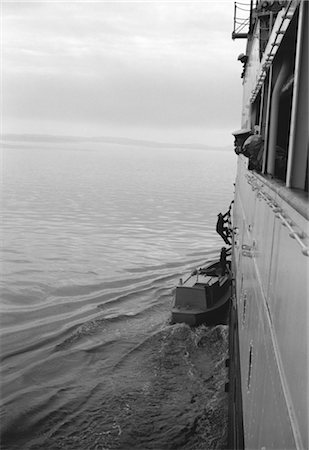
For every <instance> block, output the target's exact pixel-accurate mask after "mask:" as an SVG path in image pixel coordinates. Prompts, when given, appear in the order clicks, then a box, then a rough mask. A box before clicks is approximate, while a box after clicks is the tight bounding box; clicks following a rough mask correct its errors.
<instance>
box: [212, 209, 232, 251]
mask: <svg viewBox="0 0 309 450" xmlns="http://www.w3.org/2000/svg"><path fill="white" fill-rule="evenodd" d="M230 215H231V206H230V208H229V210H228V211H227V212H226V213H225V214H224V215H223V214H221V213H219V214H218V221H217V226H216V230H217V233H218V234H219V235H220V236H221V237H222V239H223V240H224V242H225V243H226V244H228V245H231V242H230V239H229V237H230V235H231V233H230V230H229V227H228V226H227V227H226V226H225V224H226V223H227V224H228V223H229V218H230Z"/></svg>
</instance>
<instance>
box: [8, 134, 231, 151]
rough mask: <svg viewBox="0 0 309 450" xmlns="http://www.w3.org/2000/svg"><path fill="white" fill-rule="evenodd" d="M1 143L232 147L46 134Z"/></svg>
mask: <svg viewBox="0 0 309 450" xmlns="http://www.w3.org/2000/svg"><path fill="white" fill-rule="evenodd" d="M1 142H2V143H3V144H13V143H16V144H17V143H18V144H22V143H27V144H28V143H40V142H42V143H50V144H65V143H83V142H93V143H106V144H116V145H117V144H118V145H136V146H140V147H149V148H180V149H185V148H186V149H190V148H192V149H193V148H194V149H200V150H230V147H212V146H209V145H205V144H199V143H190V144H179V143H175V142H156V141H147V140H143V139H130V138H124V137H111V136H90V137H88V136H53V135H44V134H3V135H2V136H1Z"/></svg>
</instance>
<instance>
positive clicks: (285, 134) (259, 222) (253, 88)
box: [229, 1, 309, 449]
mask: <svg viewBox="0 0 309 450" xmlns="http://www.w3.org/2000/svg"><path fill="white" fill-rule="evenodd" d="M308 6H309V3H308V2H307V1H285V2H282V1H281V2H278V1H277V2H276V1H272V2H271V1H268V2H265V1H257V2H251V12H250V25H249V30H248V33H247V48H246V54H245V55H244V56H245V58H243V57H242V61H241V62H243V63H244V70H243V74H242V80H243V92H244V94H243V109H242V120H241V126H242V128H243V129H248V128H249V129H251V130H252V132H254V130H257V131H258V133H259V134H260V135H261V136H262V138H263V142H264V150H263V160H262V167H261V169H260V170H258V171H256V170H248V164H249V159H248V158H247V157H246V156H244V155H242V154H239V156H238V168H237V177H236V182H235V198H234V208H233V231H234V236H233V260H232V270H233V275H234V277H235V298H234V302H233V311H232V317H233V314H234V316H235V320H234V321H233V322H232V329H233V330H234V332H233V333H232V341H233V342H232V344H231V348H232V354H231V359H232V358H233V359H234V363H233V366H232V368H231V369H230V374H231V377H230V390H231V392H232V394H231V398H232V401H231V409H230V414H231V423H232V426H231V428H232V431H231V433H230V434H231V435H230V440H229V442H230V444H229V445H230V447H231V448H241V447H242V446H244V447H245V448H248V449H270V448H272V449H294V448H296V449H308V448H309V442H308V398H309V393H308V261H309V257H308V256H309V240H308V235H309V232H308V219H309V213H308V54H309V49H308ZM233 37H234V38H235V37H237V36H233ZM240 37H243V33H242V35H241V36H240ZM236 360H237V361H236ZM235 361H236V362H235ZM238 365H239V367H238Z"/></svg>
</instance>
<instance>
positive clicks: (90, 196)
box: [1, 144, 235, 450]
mask: <svg viewBox="0 0 309 450" xmlns="http://www.w3.org/2000/svg"><path fill="white" fill-rule="evenodd" d="M2 163H3V169H2V174H3V180H2V213H3V216H2V229H3V231H2V237H3V244H2V255H1V259H2V280H1V284H2V289H1V290H2V295H1V329H2V335H1V350H2V352H1V353H2V374H1V388H2V390H1V398H2V406H3V407H2V418H1V424H2V440H1V448H2V449H42V448H45V449H77V450H78V449H85V450H88V449H102V450H103V449H105V450H107V449H125V450H127V449H148V448H149V449H157V450H164V449H171V448H174V449H202V448H220V446H222V445H223V444H224V441H225V439H226V425H225V423H226V415H227V410H226V394H224V383H225V382H226V369H225V364H224V361H225V358H226V356H227V329H226V326H218V327H215V328H207V327H205V326H201V327H199V328H197V329H194V330H193V329H190V328H189V327H187V326H186V325H182V324H178V325H170V324H169V319H170V309H171V305H172V303H173V294H174V288H175V286H176V284H177V281H178V279H179V277H181V276H183V275H185V274H186V273H187V272H190V271H191V270H192V269H194V268H195V267H197V266H200V265H201V264H203V263H204V262H205V261H206V260H207V259H211V258H213V257H214V256H217V255H218V251H219V248H220V247H221V246H222V244H223V241H221V240H220V238H219V237H218V236H217V235H216V233H215V224H216V216H217V214H218V212H220V211H221V212H225V211H226V209H227V208H228V206H229V203H230V201H231V200H232V195H233V182H234V176H235V158H234V153H233V152H232V151H231V152H230V153H228V152H215V151H201V150H164V149H159V150H157V149H156V150H153V149H144V148H133V147H132V148H131V147H121V146H117V145H113V146H107V145H99V144H98V145H96V146H95V145H94V144H91V145H87V144H84V145H83V146H81V145H79V147H78V146H77V145H75V146H73V145H71V144H70V145H69V144H66V145H63V146H61V145H60V144H57V145H56V146H51V145H50V146H49V147H47V146H46V145H45V146H40V145H38V144H36V146H32V147H30V146H28V147H25V148H14V147H12V148H6V149H5V150H3V155H2Z"/></svg>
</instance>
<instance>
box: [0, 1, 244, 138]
mask: <svg viewBox="0 0 309 450" xmlns="http://www.w3.org/2000/svg"><path fill="white" fill-rule="evenodd" d="M3 9H4V19H3V24H4V31H3V38H4V39H3V44H2V48H3V61H4V63H5V64H4V67H5V69H4V70H3V80H4V92H5V96H4V107H3V112H4V125H5V126H6V127H8V128H10V130H11V131H14V132H16V131H17V130H14V129H13V128H14V123H15V126H16V127H17V126H20V124H21V123H22V121H23V120H24V122H25V123H27V124H29V123H32V127H33V130H32V131H33V132H36V131H37V130H35V126H37V127H38V128H39V127H40V124H41V123H42V121H44V122H45V125H46V124H47V123H48V121H50V124H51V126H52V125H53V126H54V124H55V123H56V122H61V121H66V122H67V123H68V125H72V123H74V121H76V124H79V123H83V122H85V123H89V124H96V125H97V126H98V127H99V126H100V124H101V126H103V127H111V129H112V128H113V129H116V128H117V125H118V126H119V127H122V128H129V127H130V126H131V127H134V129H135V130H138V127H141V128H142V127H146V128H149V129H152V130H154V129H155V128H156V127H157V129H160V130H161V132H163V131H164V130H166V129H167V128H169V127H170V128H173V129H177V128H178V129H180V128H182V129H183V128H184V127H187V129H188V132H191V131H192V127H208V128H209V127H213V128H217V129H219V128H221V127H222V126H223V127H224V126H226V127H229V126H231V124H232V123H234V122H235V110H236V108H238V109H239V108H240V101H241V83H240V79H239V76H240V72H241V67H240V65H239V62H237V61H236V58H237V55H238V53H240V51H239V48H240V47H239V45H238V44H237V45H236V46H235V43H234V42H232V41H231V39H230V34H231V33H230V32H231V29H232V16H233V5H232V2H230V1H228V2H210V1H206V2H204V3H201V2H191V3H182V2H179V3H178V2H166V3H165V2H163V3H162V2H156V1H153V2H145V3H141V2H132V3H131V2H102V3H98V2H97V3H87V2H75V3H73V2H67V3H51V2H46V3H45V2H44V3H40V4H38V3H26V4H20V3H18V4H15V3H5V4H4V7H3ZM232 126H233V125H232ZM190 128H191V130H190ZM55 132H57V130H56V129H55ZM161 132H160V133H161ZM160 136H161V134H160ZM154 138H156V137H155V136H154Z"/></svg>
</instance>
